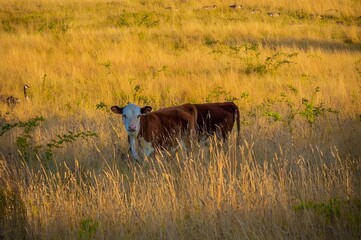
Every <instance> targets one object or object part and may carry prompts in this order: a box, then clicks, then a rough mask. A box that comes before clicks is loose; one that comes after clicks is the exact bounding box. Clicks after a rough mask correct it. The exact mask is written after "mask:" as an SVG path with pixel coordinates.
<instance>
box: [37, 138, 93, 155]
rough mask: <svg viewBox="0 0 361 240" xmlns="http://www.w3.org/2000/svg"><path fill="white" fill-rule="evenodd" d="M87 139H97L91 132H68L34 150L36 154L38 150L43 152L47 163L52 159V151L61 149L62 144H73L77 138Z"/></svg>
mask: <svg viewBox="0 0 361 240" xmlns="http://www.w3.org/2000/svg"><path fill="white" fill-rule="evenodd" d="M89 137H97V134H96V133H95V132H92V131H84V132H78V133H74V132H71V131H69V132H68V133H67V134H63V135H57V137H56V138H53V139H51V140H50V142H49V143H47V144H45V145H38V146H36V147H35V150H36V151H37V152H39V150H44V153H45V157H46V159H47V160H48V161H49V160H50V159H51V158H52V157H53V151H54V149H56V148H63V147H64V143H72V142H75V141H76V140H77V139H78V138H82V139H87V138H89Z"/></svg>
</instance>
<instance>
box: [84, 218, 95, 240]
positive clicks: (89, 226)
mask: <svg viewBox="0 0 361 240" xmlns="http://www.w3.org/2000/svg"><path fill="white" fill-rule="evenodd" d="M98 227H99V222H98V221H94V220H92V219H91V218H84V219H82V220H81V222H80V230H79V238H80V239H82V240H90V239H94V238H95V234H96V232H97V229H98Z"/></svg>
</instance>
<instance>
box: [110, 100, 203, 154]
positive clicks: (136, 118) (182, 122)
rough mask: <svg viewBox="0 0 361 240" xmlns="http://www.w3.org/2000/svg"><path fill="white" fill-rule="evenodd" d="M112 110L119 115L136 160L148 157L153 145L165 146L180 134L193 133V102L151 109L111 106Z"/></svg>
mask: <svg viewBox="0 0 361 240" xmlns="http://www.w3.org/2000/svg"><path fill="white" fill-rule="evenodd" d="M111 110H112V111H113V112H114V113H117V114H122V116H123V124H124V127H125V129H126V131H127V134H128V140H129V144H130V151H131V154H132V156H133V157H134V158H135V159H136V160H141V159H142V157H143V156H146V157H149V156H150V155H151V154H152V153H153V152H154V150H155V148H161V147H165V146H166V145H167V144H169V143H170V142H171V141H172V140H174V139H175V137H177V136H179V135H180V134H186V135H189V136H191V137H193V136H194V135H195V132H196V124H197V109H196V107H195V106H194V105H192V104H184V105H181V106H176V107H169V108H163V109H160V110H157V111H154V112H151V111H152V108H151V107H150V106H145V107H139V106H137V105H135V104H128V105H126V106H125V107H119V106H112V107H111ZM139 145H140V147H139Z"/></svg>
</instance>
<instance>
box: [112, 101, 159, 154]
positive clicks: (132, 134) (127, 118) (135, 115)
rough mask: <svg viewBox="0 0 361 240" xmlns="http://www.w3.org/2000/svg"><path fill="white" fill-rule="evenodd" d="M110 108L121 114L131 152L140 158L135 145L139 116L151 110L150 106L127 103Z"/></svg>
mask: <svg viewBox="0 0 361 240" xmlns="http://www.w3.org/2000/svg"><path fill="white" fill-rule="evenodd" d="M111 110H112V111H113V112H114V113H117V114H122V116H123V124H124V127H125V130H126V131H127V133H128V136H129V138H128V139H129V144H130V151H131V154H132V156H133V157H134V158H135V159H136V160H140V157H139V154H138V151H137V147H136V145H137V144H136V138H137V136H138V133H139V129H140V116H141V115H145V114H147V113H149V112H151V111H152V107H149V106H145V107H142V108H141V107H139V106H137V105H135V104H132V103H129V104H128V105H126V106H125V107H118V106H113V107H111ZM142 145H143V144H142ZM148 148H149V147H148ZM146 154H147V152H146Z"/></svg>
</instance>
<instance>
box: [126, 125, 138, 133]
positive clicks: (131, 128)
mask: <svg viewBox="0 0 361 240" xmlns="http://www.w3.org/2000/svg"><path fill="white" fill-rule="evenodd" d="M135 131H137V126H136V125H133V124H132V125H130V126H129V128H128V132H135Z"/></svg>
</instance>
